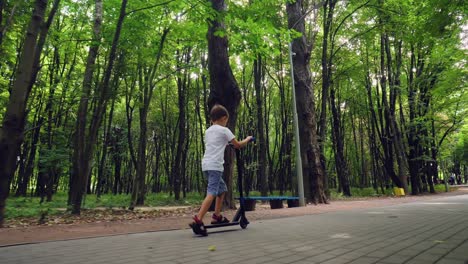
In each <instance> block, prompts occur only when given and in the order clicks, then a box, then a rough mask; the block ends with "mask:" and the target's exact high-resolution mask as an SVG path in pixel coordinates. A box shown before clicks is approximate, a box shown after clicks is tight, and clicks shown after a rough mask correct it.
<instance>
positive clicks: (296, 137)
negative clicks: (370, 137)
mask: <svg viewBox="0 0 468 264" xmlns="http://www.w3.org/2000/svg"><path fill="white" fill-rule="evenodd" d="M292 56H293V54H292V43H291V42H289V64H290V69H291V84H292V98H293V104H292V105H293V117H294V118H293V121H294V141H295V142H296V173H297V185H298V186H297V188H298V191H299V205H300V206H305V198H304V180H303V176H302V158H301V144H300V140H299V123H298V118H297V108H296V86H295V84H294V68H293V60H292Z"/></svg>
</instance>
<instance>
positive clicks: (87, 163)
mask: <svg viewBox="0 0 468 264" xmlns="http://www.w3.org/2000/svg"><path fill="white" fill-rule="evenodd" d="M126 6H127V0H122V5H121V8H120V15H119V18H118V21H117V26H116V29H115V34H114V39H113V41H112V46H111V49H110V53H109V60H108V65H107V68H106V70H105V72H104V76H103V80H102V83H101V84H100V85H99V89H98V90H99V91H98V95H97V97H98V99H97V100H98V101H97V105H96V107H95V109H94V111H93V115H92V119H91V122H90V126H89V131H88V135H87V136H86V135H85V134H86V133H85V130H86V113H87V111H88V109H87V97H86V94H89V92H88V91H89V90H87V89H90V87H91V78H92V75H93V69H92V68H93V67H94V61H95V58H96V56H95V54H94V53H93V54H92V52H91V49H92V48H91V49H90V54H89V56H88V59H89V60H88V62H89V64H87V69H86V72H85V81H83V93H82V97H81V101H80V110H79V113H78V118H79V121H78V125H77V132H76V133H77V140H76V142H77V146H76V148H75V151H76V152H77V153H76V154H75V157H76V158H75V160H74V163H76V164H75V165H74V175H73V177H72V185H71V186H70V197H69V200H70V203H71V206H72V213H73V214H80V212H81V203H82V199H83V195H84V192H85V191H86V187H87V184H88V176H89V175H90V174H91V169H92V168H91V164H92V161H93V159H94V151H95V147H96V146H95V145H96V140H97V135H98V131H99V127H100V126H101V123H102V117H103V114H104V112H105V110H106V107H107V102H108V101H109V98H110V94H111V91H110V88H109V87H110V85H109V82H110V78H111V74H112V70H113V67H114V62H115V57H116V53H117V45H118V42H119V39H120V32H121V30H122V24H123V20H124V18H125V9H126ZM95 14H96V15H95V27H94V29H95V35H96V36H99V35H100V28H101V27H100V25H101V21H102V2H101V0H96V10H95ZM96 33H97V34H96ZM99 39H100V38H97V40H99ZM98 43H99V41H98ZM98 47H99V45H97V46H96V49H95V50H94V51H97V48H98ZM94 51H93V52H94ZM88 66H90V67H91V69H89V70H88ZM87 78H89V80H88V79H87ZM85 87H86V88H85ZM83 146H84V148H83Z"/></svg>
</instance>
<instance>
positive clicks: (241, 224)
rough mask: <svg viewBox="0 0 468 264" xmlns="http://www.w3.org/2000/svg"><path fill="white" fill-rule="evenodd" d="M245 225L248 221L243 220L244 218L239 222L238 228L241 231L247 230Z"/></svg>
mask: <svg viewBox="0 0 468 264" xmlns="http://www.w3.org/2000/svg"><path fill="white" fill-rule="evenodd" d="M247 225H249V221H247V219H245V218H242V219H241V220H240V227H241V228H242V229H246V228H247Z"/></svg>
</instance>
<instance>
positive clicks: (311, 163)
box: [286, 0, 328, 204]
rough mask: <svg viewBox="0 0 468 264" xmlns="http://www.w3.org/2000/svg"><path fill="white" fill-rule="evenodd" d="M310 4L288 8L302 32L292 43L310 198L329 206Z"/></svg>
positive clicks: (298, 3)
mask: <svg viewBox="0 0 468 264" xmlns="http://www.w3.org/2000/svg"><path fill="white" fill-rule="evenodd" d="M307 4H308V3H307V2H304V1H302V0H298V1H296V2H294V3H288V4H287V5H286V11H287V13H288V25H289V27H290V28H291V29H293V30H295V31H297V32H299V33H301V36H300V37H297V38H295V39H294V40H293V42H292V52H293V54H294V56H293V65H292V67H293V68H294V83H295V91H294V92H295V93H296V98H297V106H296V107H297V113H298V116H299V135H300V144H301V156H302V162H303V163H302V165H303V175H304V189H305V190H304V191H305V196H306V199H308V200H309V201H311V202H313V203H315V204H317V203H327V202H328V201H327V197H326V195H325V190H324V188H323V181H324V180H323V178H324V173H323V167H322V162H321V159H320V157H321V156H320V146H319V144H318V139H317V121H316V113H315V98H314V90H313V87H312V79H311V73H310V68H309V63H310V54H311V48H312V46H311V43H308V42H307V39H306V31H305V10H307V8H306V6H307Z"/></svg>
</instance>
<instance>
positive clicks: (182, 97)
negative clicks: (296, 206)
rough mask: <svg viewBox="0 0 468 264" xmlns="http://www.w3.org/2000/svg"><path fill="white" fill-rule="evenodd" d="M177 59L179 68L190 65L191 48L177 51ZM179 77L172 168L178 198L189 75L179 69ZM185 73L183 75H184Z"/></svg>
mask: <svg viewBox="0 0 468 264" xmlns="http://www.w3.org/2000/svg"><path fill="white" fill-rule="evenodd" d="M177 55H178V56H177V57H178V59H177V61H178V68H179V69H181V68H182V67H183V66H182V62H183V63H184V64H185V65H188V63H189V62H190V49H188V50H187V51H186V52H183V54H182V56H180V51H178V52H177ZM178 74H179V75H178V77H177V89H178V108H179V117H178V120H179V122H178V138H177V150H176V153H175V154H176V157H175V159H174V164H173V168H172V179H173V182H174V186H173V187H174V197H175V199H176V200H180V191H181V189H180V188H181V183H182V181H183V177H185V175H184V173H182V171H183V170H182V167H184V166H185V164H183V163H182V161H183V156H184V154H183V152H184V151H183V149H184V148H185V145H186V143H187V142H186V141H187V139H186V137H187V136H186V135H187V131H186V126H187V119H186V112H185V107H186V104H187V99H186V94H187V89H188V87H187V81H188V80H187V77H186V73H185V74H184V73H183V72H182V70H180V71H179V73H178ZM182 75H183V76H182Z"/></svg>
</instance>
